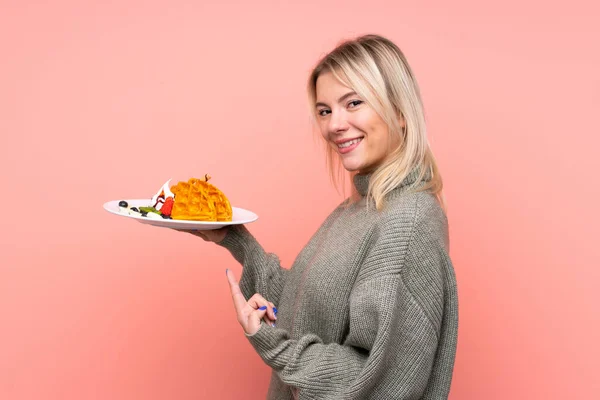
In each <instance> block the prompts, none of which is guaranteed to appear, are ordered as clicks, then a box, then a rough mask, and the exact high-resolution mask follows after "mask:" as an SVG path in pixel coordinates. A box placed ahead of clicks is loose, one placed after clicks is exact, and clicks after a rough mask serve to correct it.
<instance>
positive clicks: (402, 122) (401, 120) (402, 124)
mask: <svg viewBox="0 0 600 400" xmlns="http://www.w3.org/2000/svg"><path fill="white" fill-rule="evenodd" d="M398 123H399V124H400V127H401V128H402V129H404V128H406V119H405V118H404V115H402V113H401V112H400V113H399V115H398Z"/></svg>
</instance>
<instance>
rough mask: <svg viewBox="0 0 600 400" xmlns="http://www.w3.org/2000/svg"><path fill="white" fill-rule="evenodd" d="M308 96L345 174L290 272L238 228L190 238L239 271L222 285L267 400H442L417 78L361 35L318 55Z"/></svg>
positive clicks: (454, 320) (442, 274)
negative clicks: (209, 244) (349, 188)
mask: <svg viewBox="0 0 600 400" xmlns="http://www.w3.org/2000/svg"><path fill="white" fill-rule="evenodd" d="M308 92H309V97H310V102H311V104H312V105H313V106H314V114H315V119H316V123H317V125H318V128H319V130H320V132H321V134H322V135H323V138H324V139H325V141H326V142H327V143H328V159H329V160H330V161H332V162H334V161H336V160H337V161H340V162H341V165H342V166H343V168H344V169H345V170H347V171H349V172H350V173H352V174H354V176H353V183H354V189H355V193H353V195H352V196H351V197H350V198H349V199H347V200H346V201H344V202H343V203H342V204H341V205H340V206H338V207H337V208H336V209H335V210H334V211H333V212H332V214H331V215H330V216H329V217H328V218H327V219H326V220H325V222H324V223H323V225H322V226H321V227H320V228H319V230H318V231H317V232H316V233H315V235H314V236H313V237H312V238H311V240H310V241H309V243H308V244H307V245H306V247H305V248H304V249H303V250H302V251H301V253H300V254H299V255H298V257H297V259H296V260H295V262H294V264H293V266H292V268H291V269H290V270H286V269H283V268H281V266H280V264H279V259H278V258H277V256H275V255H273V254H267V253H266V252H265V251H264V250H263V248H262V247H261V246H260V245H259V243H258V242H257V241H256V240H255V238H254V237H253V236H252V235H251V234H250V233H249V231H248V230H247V229H246V228H245V227H244V226H236V227H233V228H230V229H228V230H218V231H210V232H201V233H195V234H197V235H199V236H201V237H203V238H204V239H205V240H210V241H214V242H216V243H218V244H220V245H221V246H223V247H225V248H227V249H228V250H229V251H230V252H231V253H232V254H233V256H234V257H235V258H236V259H237V260H238V261H239V262H240V263H241V264H242V265H243V272H242V276H241V279H240V282H239V285H238V284H237V282H236V280H235V277H234V276H233V274H232V273H231V272H230V271H227V277H228V279H229V282H230V285H231V290H232V295H233V299H234V305H235V307H236V311H237V313H238V320H239V322H240V323H241V325H242V327H243V328H244V331H245V332H246V335H247V336H248V339H249V341H250V343H251V344H252V345H253V346H254V348H255V349H256V351H257V352H258V353H259V354H260V356H261V357H262V359H263V360H264V361H265V362H266V363H267V364H268V365H269V366H270V367H271V368H272V369H273V374H272V378H271V384H270V387H269V393H268V398H269V399H282V400H283V399H294V398H297V399H446V398H447V397H448V393H449V389H450V381H451V378H452V370H453V365H454V357H455V351H456V340H457V325H458V304H457V292H456V281H455V276H454V271H453V267H452V262H451V260H450V258H449V255H448V227H447V220H446V216H445V213H444V211H443V198H442V193H441V190H442V180H441V177H440V173H439V171H438V169H437V167H436V163H435V160H434V157H433V154H432V152H431V150H430V148H429V145H428V141H427V137H426V130H425V119H424V112H423V106H422V103H421V98H420V94H419V89H418V86H417V82H416V81H415V78H414V76H413V74H412V72H411V69H410V67H409V65H408V63H407V62H406V59H405V57H404V56H403V54H402V52H401V51H400V49H398V47H397V46H395V45H394V44H393V43H392V42H390V41H389V40H387V39H385V38H383V37H380V36H375V35H367V36H362V37H359V38H357V39H355V40H351V41H347V42H345V43H342V44H341V45H339V46H338V47H337V48H336V49H334V50H333V51H332V52H331V53H330V54H328V55H326V56H325V57H324V58H323V59H322V60H321V61H320V62H319V63H318V65H317V66H316V67H315V69H314V70H313V72H312V74H311V76H310V79H309V82H308ZM333 164H334V163H330V166H332V165H333ZM332 171H333V172H332V173H335V169H332ZM246 299H248V300H246ZM275 322H276V323H275Z"/></svg>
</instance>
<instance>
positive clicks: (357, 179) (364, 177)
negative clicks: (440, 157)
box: [353, 168, 430, 197]
mask: <svg viewBox="0 0 600 400" xmlns="http://www.w3.org/2000/svg"><path fill="white" fill-rule="evenodd" d="M371 176H372V174H356V175H354V179H353V180H354V187H355V188H356V191H357V192H358V193H359V194H360V195H361V196H363V197H364V196H365V195H366V194H367V190H368V189H369V180H370V179H371ZM418 177H419V168H413V170H412V171H411V172H409V174H408V175H406V178H404V180H403V181H402V183H401V184H400V185H399V186H398V188H401V187H404V186H409V185H412V184H413V183H414V182H415V181H416V180H417V178H418ZM429 178H430V177H429V173H426V174H425V177H424V178H423V179H424V180H429Z"/></svg>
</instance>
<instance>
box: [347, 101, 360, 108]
mask: <svg viewBox="0 0 600 400" xmlns="http://www.w3.org/2000/svg"><path fill="white" fill-rule="evenodd" d="M362 103H363V101H362V100H352V101H351V102H349V103H348V108H355V107H358V106H359V105H360V104H362Z"/></svg>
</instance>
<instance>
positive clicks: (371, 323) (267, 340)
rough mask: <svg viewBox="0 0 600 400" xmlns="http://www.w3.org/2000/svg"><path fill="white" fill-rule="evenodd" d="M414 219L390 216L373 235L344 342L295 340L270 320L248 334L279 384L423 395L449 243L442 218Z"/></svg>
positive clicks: (331, 392) (323, 392) (345, 392)
mask: <svg viewBox="0 0 600 400" xmlns="http://www.w3.org/2000/svg"><path fill="white" fill-rule="evenodd" d="M413 211H414V210H413ZM421 215H422V214H421ZM411 218H412V221H414V223H413V222H412V221H411V223H409V224H408V226H407V224H400V223H397V221H393V220H391V221H390V222H389V223H386V224H385V225H384V226H382V227H381V228H380V229H379V231H378V232H377V233H376V234H374V235H373V238H372V240H373V243H372V244H371V246H370V249H369V251H368V253H367V255H366V256H365V261H364V264H363V265H362V266H361V270H360V272H359V275H358V278H357V281H356V283H355V286H354V288H353V291H352V293H351V297H350V326H349V333H348V335H347V338H346V340H345V341H344V343H343V344H337V343H327V344H326V343H323V341H322V340H321V339H320V338H319V337H317V336H316V335H314V334H307V335H304V336H302V337H300V338H299V339H298V340H294V339H291V338H290V335H289V333H288V332H287V331H286V330H283V329H279V328H273V327H270V326H268V325H267V324H262V326H261V327H260V329H259V331H258V332H257V333H255V334H254V335H253V336H250V337H249V338H248V340H249V341H250V343H251V344H252V345H253V347H254V348H255V349H256V351H257V352H258V353H259V354H260V356H261V358H262V359H263V360H264V361H265V362H266V363H267V364H268V365H269V366H270V367H271V368H273V370H274V371H276V372H277V373H278V375H279V377H280V378H281V379H282V380H283V382H284V383H286V384H288V385H291V386H294V387H297V388H299V390H300V392H301V393H303V394H306V395H307V397H308V398H336V399H338V398H339V399H357V400H358V399H420V398H421V396H422V395H423V393H424V391H425V389H426V387H427V383H428V380H429V378H430V375H431V370H432V365H433V363H434V359H435V356H436V350H437V345H438V338H439V335H440V329H441V322H440V318H439V315H441V314H442V310H443V290H442V289H441V288H442V287H443V285H444V283H443V272H442V270H443V263H444V262H445V254H446V247H445V246H444V241H443V240H439V237H441V236H443V233H442V232H441V230H443V223H441V221H440V223H439V224H435V223H434V224H432V223H431V221H428V220H427V219H428V216H426V215H425V216H424V217H420V213H419V212H417V213H416V214H415V213H414V212H413V213H412V216H411ZM424 269H425V270H426V271H423V270H424Z"/></svg>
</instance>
